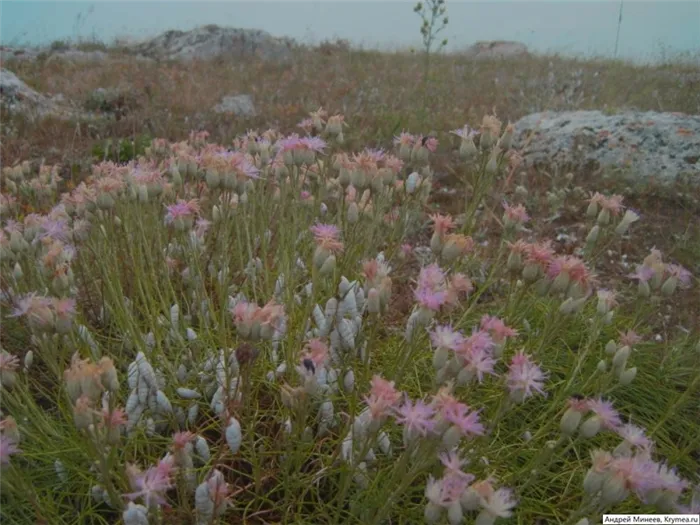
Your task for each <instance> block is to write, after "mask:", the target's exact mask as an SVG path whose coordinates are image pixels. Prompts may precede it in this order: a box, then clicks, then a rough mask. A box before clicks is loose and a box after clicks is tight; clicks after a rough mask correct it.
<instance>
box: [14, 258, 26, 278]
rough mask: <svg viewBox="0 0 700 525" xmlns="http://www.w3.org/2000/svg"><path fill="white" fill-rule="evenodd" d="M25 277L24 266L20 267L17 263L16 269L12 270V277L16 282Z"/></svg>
mask: <svg viewBox="0 0 700 525" xmlns="http://www.w3.org/2000/svg"><path fill="white" fill-rule="evenodd" d="M23 275H24V272H22V266H20V264H19V263H18V262H16V263H15V267H14V269H13V270H12V277H14V279H15V281H19V280H20V279H21V278H22V276H23Z"/></svg>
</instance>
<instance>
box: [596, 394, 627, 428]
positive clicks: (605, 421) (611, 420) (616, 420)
mask: <svg viewBox="0 0 700 525" xmlns="http://www.w3.org/2000/svg"><path fill="white" fill-rule="evenodd" d="M588 407H589V408H590V409H591V411H592V412H594V413H595V415H596V416H598V417H599V418H600V421H601V424H602V425H603V427H605V428H607V429H609V430H615V429H616V428H618V427H619V426H620V425H621V424H622V420H621V419H620V414H619V413H618V412H617V410H615V409H614V408H613V404H612V403H611V402H610V401H604V400H603V399H601V398H598V399H589V400H588Z"/></svg>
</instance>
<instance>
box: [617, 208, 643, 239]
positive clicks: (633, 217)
mask: <svg viewBox="0 0 700 525" xmlns="http://www.w3.org/2000/svg"><path fill="white" fill-rule="evenodd" d="M638 220H639V215H637V214H636V213H635V212H633V211H632V210H627V211H626V212H625V215H624V217H622V220H621V221H620V224H618V225H617V227H616V228H615V233H616V234H617V235H624V234H625V233H627V230H628V229H629V227H630V225H631V224H632V223H634V222H637V221H638Z"/></svg>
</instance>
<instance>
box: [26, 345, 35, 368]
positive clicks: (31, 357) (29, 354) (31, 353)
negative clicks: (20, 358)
mask: <svg viewBox="0 0 700 525" xmlns="http://www.w3.org/2000/svg"><path fill="white" fill-rule="evenodd" d="M32 363H34V351H32V350H29V351H28V352H27V353H26V354H25V355H24V370H25V371H27V370H29V369H30V368H31V366H32Z"/></svg>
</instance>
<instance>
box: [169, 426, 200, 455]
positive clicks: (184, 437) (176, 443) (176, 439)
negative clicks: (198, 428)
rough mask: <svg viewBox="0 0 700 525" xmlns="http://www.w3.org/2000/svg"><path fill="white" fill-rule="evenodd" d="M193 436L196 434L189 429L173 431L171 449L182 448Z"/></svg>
mask: <svg viewBox="0 0 700 525" xmlns="http://www.w3.org/2000/svg"><path fill="white" fill-rule="evenodd" d="M195 437H196V435H195V434H194V433H193V432H190V431H184V432H175V434H173V451H180V450H184V449H185V447H186V446H187V444H188V443H191V442H192V440H193V439H194V438H195Z"/></svg>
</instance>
